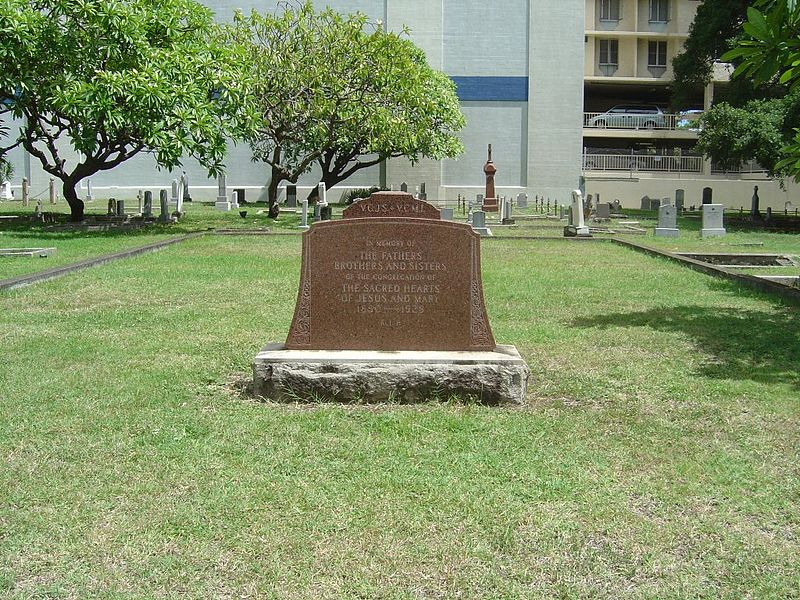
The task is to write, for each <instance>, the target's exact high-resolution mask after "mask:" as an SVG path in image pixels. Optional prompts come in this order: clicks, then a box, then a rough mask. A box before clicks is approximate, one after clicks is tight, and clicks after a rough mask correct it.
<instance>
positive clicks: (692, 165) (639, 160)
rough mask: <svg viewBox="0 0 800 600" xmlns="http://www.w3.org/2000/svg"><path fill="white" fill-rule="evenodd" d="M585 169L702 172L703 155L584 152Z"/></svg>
mask: <svg viewBox="0 0 800 600" xmlns="http://www.w3.org/2000/svg"><path fill="white" fill-rule="evenodd" d="M583 170H584V171H653V172H662V173H702V172H703V157H702V156H663V155H658V154H584V155H583Z"/></svg>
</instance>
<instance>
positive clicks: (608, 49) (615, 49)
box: [600, 40, 619, 76]
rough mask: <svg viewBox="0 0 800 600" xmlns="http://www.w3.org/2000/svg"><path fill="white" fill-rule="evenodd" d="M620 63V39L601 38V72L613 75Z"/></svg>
mask: <svg viewBox="0 0 800 600" xmlns="http://www.w3.org/2000/svg"><path fill="white" fill-rule="evenodd" d="M618 65H619V41H618V40H600V72H601V73H603V75H606V76H610V75H613V74H614V72H615V71H616V70H617V66H618Z"/></svg>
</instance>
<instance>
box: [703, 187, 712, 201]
mask: <svg viewBox="0 0 800 600" xmlns="http://www.w3.org/2000/svg"><path fill="white" fill-rule="evenodd" d="M713 201H714V190H712V189H711V188H710V187H704V188H703V204H711V203H712V202H713Z"/></svg>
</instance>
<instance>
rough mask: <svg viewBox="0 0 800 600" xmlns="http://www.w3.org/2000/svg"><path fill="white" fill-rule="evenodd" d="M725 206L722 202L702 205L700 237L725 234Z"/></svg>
mask: <svg viewBox="0 0 800 600" xmlns="http://www.w3.org/2000/svg"><path fill="white" fill-rule="evenodd" d="M724 210H725V207H724V206H723V205H722V204H704V205H703V228H702V229H701V230H700V237H713V236H718V235H725V224H724V223H725V219H724Z"/></svg>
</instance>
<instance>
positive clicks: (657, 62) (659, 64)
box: [647, 42, 667, 77]
mask: <svg viewBox="0 0 800 600" xmlns="http://www.w3.org/2000/svg"><path fill="white" fill-rule="evenodd" d="M647 70H648V71H650V74H651V75H652V76H653V77H661V76H662V75H664V73H666V71H667V42H648V44H647Z"/></svg>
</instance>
